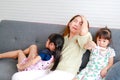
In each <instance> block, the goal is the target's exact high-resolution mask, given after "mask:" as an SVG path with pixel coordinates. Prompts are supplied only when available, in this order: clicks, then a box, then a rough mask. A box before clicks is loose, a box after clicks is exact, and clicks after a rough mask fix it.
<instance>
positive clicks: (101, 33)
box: [95, 27, 112, 42]
mask: <svg viewBox="0 0 120 80" xmlns="http://www.w3.org/2000/svg"><path fill="white" fill-rule="evenodd" d="M98 37H99V38H100V39H101V38H103V39H107V40H109V41H110V42H111V39H112V35H111V31H110V29H108V28H107V27H105V28H100V29H99V30H98V31H97V33H96V36H95V42H97V38H98Z"/></svg>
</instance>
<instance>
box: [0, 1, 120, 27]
mask: <svg viewBox="0 0 120 80" xmlns="http://www.w3.org/2000/svg"><path fill="white" fill-rule="evenodd" d="M119 5H120V0H0V20H2V19H12V20H22V21H32V22H44V23H54V24H66V23H67V22H68V21H69V19H70V18H71V17H72V16H74V15H76V14H82V15H85V16H86V17H87V19H88V20H89V23H90V26H94V27H99V26H106V25H107V26H109V27H113V28H114V27H116V28H120V6H119Z"/></svg>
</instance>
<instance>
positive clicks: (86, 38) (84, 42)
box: [78, 32, 92, 48]
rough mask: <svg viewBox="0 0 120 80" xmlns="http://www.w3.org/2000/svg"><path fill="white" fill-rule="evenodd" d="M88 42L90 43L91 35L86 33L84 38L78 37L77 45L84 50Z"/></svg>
mask: <svg viewBox="0 0 120 80" xmlns="http://www.w3.org/2000/svg"><path fill="white" fill-rule="evenodd" d="M88 41H92V35H91V33H90V32H88V33H87V34H86V35H84V36H80V35H79V36H78V44H79V46H80V47H81V48H84V45H85V44H86V43H87V42H88Z"/></svg>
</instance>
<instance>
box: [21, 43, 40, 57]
mask: <svg viewBox="0 0 120 80" xmlns="http://www.w3.org/2000/svg"><path fill="white" fill-rule="evenodd" d="M23 52H24V54H28V53H29V56H28V58H29V59H34V58H35V57H36V56H37V55H38V52H37V46H36V45H31V46H30V47H29V48H27V49H25V50H24V51H23Z"/></svg>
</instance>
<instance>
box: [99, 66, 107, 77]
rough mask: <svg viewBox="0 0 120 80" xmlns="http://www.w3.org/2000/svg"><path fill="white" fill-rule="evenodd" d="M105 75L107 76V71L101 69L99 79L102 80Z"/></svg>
mask: <svg viewBox="0 0 120 80" xmlns="http://www.w3.org/2000/svg"><path fill="white" fill-rule="evenodd" d="M106 74H107V69H106V68H103V69H102V70H101V72H100V75H101V77H102V78H104V77H105V76H106Z"/></svg>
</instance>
